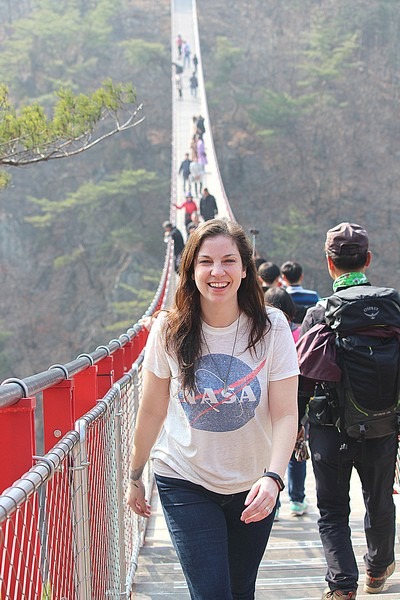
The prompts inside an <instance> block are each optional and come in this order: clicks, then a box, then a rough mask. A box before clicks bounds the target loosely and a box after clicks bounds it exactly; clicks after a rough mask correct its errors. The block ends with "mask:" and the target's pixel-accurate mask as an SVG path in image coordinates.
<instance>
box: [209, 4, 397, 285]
mask: <svg viewBox="0 0 400 600" xmlns="http://www.w3.org/2000/svg"><path fill="white" fill-rule="evenodd" d="M199 4H200V6H201V10H200V11H199V12H200V24H201V39H202V49H203V56H204V61H206V76H207V80H208V98H209V105H210V111H211V119H212V120H213V123H214V125H215V127H214V128H213V130H214V141H215V143H216V148H217V153H218V158H219V162H220V167H221V171H222V176H223V180H224V183H225V186H226V189H227V192H228V197H229V199H230V201H231V204H232V206H233V209H234V212H235V215H236V218H237V219H238V220H239V221H240V222H242V223H244V224H245V225H248V226H250V225H251V224H253V225H256V226H257V227H259V226H260V229H261V233H260V235H259V239H258V247H259V249H260V251H261V253H262V254H265V255H267V256H268V258H271V259H272V260H275V261H276V262H277V263H278V264H281V263H282V262H283V261H284V260H286V259H294V260H296V259H297V260H298V261H299V262H301V263H302V264H303V265H304V266H305V281H304V284H305V285H306V286H307V285H308V286H309V287H317V288H318V289H319V291H320V292H321V293H322V294H326V293H329V292H330V290H331V287H330V283H329V278H328V276H327V275H326V269H325V263H324V253H323V243H324V233H325V232H326V230H327V229H328V228H329V227H331V226H333V225H334V224H336V223H338V222H340V221H344V220H350V221H356V222H357V221H358V222H360V223H362V224H363V225H365V226H366V227H367V228H368V230H369V233H370V237H371V243H372V251H373V255H374V258H373V262H372V265H371V268H370V270H369V274H370V277H371V278H372V279H373V281H374V282H376V283H378V282H381V283H382V284H386V285H393V286H395V287H400V272H399V271H400V264H399V255H400V243H399V242H400V240H399V235H400V231H399V222H400V214H399V195H400V193H399V187H398V178H399V175H400V171H399V157H400V147H399V127H400V125H399V119H398V114H399V91H400V88H399V83H400V68H399V67H400V63H399V59H400V46H399V39H400V3H398V2H392V1H391V0H352V1H351V2H348V1H347V0H292V1H290V2H285V1H277V0H265V1H264V0H262V1H261V0H260V1H257V0H254V1H244V2H241V3H240V4H234V3H232V2H223V1H218V0H216V1H214V2H212V3H207V2H199ZM221 23H224V25H223V27H222V25H221ZM222 106H223V107H224V109H223V110H221V107H222Z"/></svg>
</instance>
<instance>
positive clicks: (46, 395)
mask: <svg viewBox="0 0 400 600" xmlns="http://www.w3.org/2000/svg"><path fill="white" fill-rule="evenodd" d="M74 423H75V413H74V381H73V379H65V380H64V381H61V383H58V384H57V385H53V386H52V387H50V388H48V389H47V390H43V424H44V450H45V452H49V450H51V448H53V446H54V445H55V444H56V443H57V442H58V441H59V440H60V438H61V437H62V436H63V435H65V434H66V433H67V432H68V431H71V429H73V428H74Z"/></svg>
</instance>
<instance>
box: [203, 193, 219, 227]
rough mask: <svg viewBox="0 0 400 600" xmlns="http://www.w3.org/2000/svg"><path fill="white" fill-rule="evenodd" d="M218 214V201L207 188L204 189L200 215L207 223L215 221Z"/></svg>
mask: <svg viewBox="0 0 400 600" xmlns="http://www.w3.org/2000/svg"><path fill="white" fill-rule="evenodd" d="M217 213H218V207H217V201H216V200H215V198H214V196H212V195H211V194H210V193H209V191H208V189H207V188H204V190H203V195H202V197H201V198H200V214H201V216H202V217H203V219H204V220H205V221H210V219H215V217H216V215H217Z"/></svg>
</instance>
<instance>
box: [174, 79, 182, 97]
mask: <svg viewBox="0 0 400 600" xmlns="http://www.w3.org/2000/svg"><path fill="white" fill-rule="evenodd" d="M175 85H176V89H177V90H178V95H179V100H181V99H182V88H183V83H182V75H179V74H178V73H177V74H176V75H175Z"/></svg>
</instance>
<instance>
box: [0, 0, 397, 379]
mask: <svg viewBox="0 0 400 600" xmlns="http://www.w3.org/2000/svg"><path fill="white" fill-rule="evenodd" d="M169 4H170V2H169V0H160V1H159V2H157V3H152V2H146V1H145V0H113V1H112V2H111V1H110V0H65V1H64V0H20V1H19V2H10V1H5V0H0V23H1V25H0V50H1V52H0V73H1V78H0V79H1V82H3V83H5V84H7V85H8V86H9V89H10V93H11V98H12V100H13V102H15V104H16V105H17V106H19V107H22V106H23V105H24V104H27V103H32V102H34V101H37V102H38V103H40V104H41V105H43V106H44V107H46V109H49V110H50V107H51V106H52V104H53V103H54V94H55V92H56V91H57V90H58V89H59V88H60V87H70V88H71V89H72V90H73V91H74V92H75V93H85V94H86V93H90V92H91V91H93V90H94V89H95V88H97V87H98V86H100V85H101V84H102V83H103V82H104V81H105V80H107V79H108V78H110V77H111V78H112V80H113V81H114V82H122V83H125V82H129V83H130V82H131V83H133V85H134V87H135V88H136V93H137V101H138V103H143V104H144V108H143V110H142V113H143V115H145V117H146V118H145V120H144V122H143V123H141V124H140V125H138V126H137V127H135V128H134V129H132V130H130V131H129V132H125V133H121V134H118V135H117V136H114V137H113V138H111V139H109V140H107V141H106V142H104V143H102V144H101V145H99V146H98V147H96V148H95V149H93V150H90V151H87V152H85V153H83V154H80V155H79V156H77V157H75V158H71V159H63V160H59V161H53V162H49V163H46V164H38V165H35V166H31V167H26V168H23V169H14V170H10V171H9V172H10V175H11V176H12V181H11V184H10V185H9V186H8V187H7V188H6V189H5V190H4V191H3V192H2V193H1V194H0V273H1V281H2V286H1V289H2V294H1V296H0V378H5V377H10V376H18V377H25V376H27V375H29V374H31V373H33V372H37V371H39V370H42V369H45V368H47V367H48V366H49V365H50V364H51V363H54V362H66V361H68V360H71V359H72V358H74V357H75V356H76V355H77V354H78V353H80V352H84V351H91V350H92V349H93V348H94V347H95V346H96V345H98V344H103V343H106V342H107V341H108V340H109V339H111V338H112V337H115V336H117V335H119V334H120V333H122V332H123V331H124V330H125V329H126V328H127V327H129V326H130V325H131V324H132V323H133V322H135V321H136V320H137V318H138V317H140V316H141V315H142V314H143V312H144V310H145V308H146V306H147V305H148V303H149V300H150V299H151V298H152V296H153V294H154V292H155V290H156V287H157V282H158V279H159V276H160V273H161V269H162V265H163V257H164V245H163V243H162V231H161V228H160V223H161V222H162V221H163V220H164V218H166V217H167V216H168V213H169V185H170V139H171V104H170V97H171V70H170V13H169ZM197 7H198V13H199V24H200V40H201V44H202V60H203V68H204V72H205V77H206V80H207V92H208V100H209V107H210V118H211V125H212V129H213V134H214V139H215V143H216V149H217V154H218V158H219V164H220V169H221V173H222V177H223V180H224V184H225V187H226V190H227V193H228V197H229V199H230V202H231V205H232V208H233V210H234V213H235V215H236V218H237V219H238V220H239V221H240V222H241V223H242V224H243V225H244V226H245V227H246V228H249V227H251V226H255V225H256V226H257V227H259V228H260V230H261V231H260V235H259V236H258V239H257V247H258V249H259V251H260V252H261V253H262V254H263V255H265V256H266V257H267V258H269V259H272V260H274V261H275V262H277V263H278V264H280V263H282V262H283V261H284V260H287V259H295V260H298V261H299V262H301V263H302V264H303V266H304V268H305V282H304V283H305V285H306V286H309V287H316V288H318V290H319V291H320V293H322V294H324V293H328V292H329V290H330V286H329V279H328V277H327V275H326V272H325V265H324V254H323V241H324V233H325V231H326V229H327V228H329V227H331V226H332V225H334V224H336V223H337V222H339V221H341V220H352V221H358V222H361V223H362V224H364V225H365V226H366V227H367V228H368V230H369V232H370V235H371V240H372V250H373V253H374V260H373V264H372V266H371V269H370V275H371V278H372V279H373V281H374V282H375V283H380V282H381V283H384V284H388V285H394V286H396V287H400V273H399V271H400V265H399V249H400V248H399V244H400V241H399V221H400V215H399V211H398V208H397V207H398V204H399V201H398V195H399V192H398V189H397V177H398V173H399V172H400V171H399V169H398V161H399V152H400V149H399V142H398V139H399V135H398V133H399V132H398V129H399V121H398V112H399V101H398V96H399V81H400V70H399V53H400V47H399V44H398V40H399V37H400V36H399V34H400V31H399V30H400V6H399V4H398V3H397V2H393V1H391V0H352V2H348V0H291V1H290V2H289V1H284V0H242V1H241V2H240V3H239V2H232V0H214V1H213V2H209V1H208V0H197Z"/></svg>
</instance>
